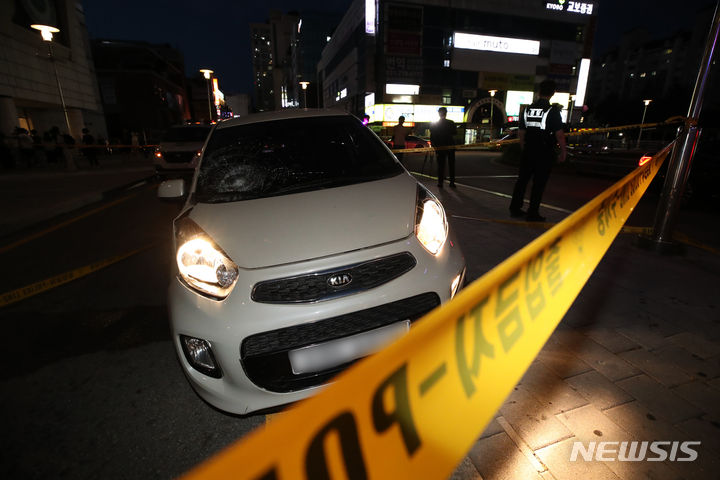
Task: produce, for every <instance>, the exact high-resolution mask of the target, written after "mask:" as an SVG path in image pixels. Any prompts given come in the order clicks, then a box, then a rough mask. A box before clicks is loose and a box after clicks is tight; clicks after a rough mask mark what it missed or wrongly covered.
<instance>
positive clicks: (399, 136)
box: [392, 115, 412, 162]
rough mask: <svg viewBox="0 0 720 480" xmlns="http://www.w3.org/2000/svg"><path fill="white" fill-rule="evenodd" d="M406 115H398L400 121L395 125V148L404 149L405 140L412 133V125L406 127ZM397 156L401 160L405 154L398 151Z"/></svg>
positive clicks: (393, 138) (393, 139)
mask: <svg viewBox="0 0 720 480" xmlns="http://www.w3.org/2000/svg"><path fill="white" fill-rule="evenodd" d="M404 124H405V117H404V116H402V115H400V116H399V117H398V123H397V125H395V126H394V127H393V137H392V141H393V149H403V148H405V140H406V139H407V136H408V135H410V134H411V133H412V129H411V128H410V127H406V126H405V125H404ZM395 156H396V157H397V159H398V160H400V162H402V161H403V154H402V152H396V153H395Z"/></svg>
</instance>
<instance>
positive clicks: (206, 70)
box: [200, 68, 215, 123]
mask: <svg viewBox="0 0 720 480" xmlns="http://www.w3.org/2000/svg"><path fill="white" fill-rule="evenodd" d="M200 72H201V73H202V74H203V77H205V80H207V86H208V115H209V117H208V123H212V119H213V114H212V99H211V95H212V94H211V89H210V77H211V76H212V74H213V73H215V72H213V71H212V70H210V69H209V68H201V69H200Z"/></svg>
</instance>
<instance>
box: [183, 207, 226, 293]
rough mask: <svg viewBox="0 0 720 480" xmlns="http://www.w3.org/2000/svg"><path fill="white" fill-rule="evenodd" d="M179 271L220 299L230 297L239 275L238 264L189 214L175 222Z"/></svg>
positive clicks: (191, 281)
mask: <svg viewBox="0 0 720 480" xmlns="http://www.w3.org/2000/svg"><path fill="white" fill-rule="evenodd" d="M175 240H176V245H177V254H176V256H175V260H176V261H177V266H178V272H179V273H180V276H181V277H182V279H183V280H184V281H185V283H187V284H188V285H189V286H190V287H192V288H194V289H196V290H198V291H199V292H201V293H204V294H207V295H210V296H212V297H215V298H217V299H223V298H225V297H227V296H228V295H229V294H230V292H231V291H232V289H233V287H234V286H235V283H237V278H238V266H237V265H236V264H235V262H233V261H232V260H231V259H230V257H228V255H227V254H226V253H225V252H224V251H223V250H222V249H221V248H220V247H218V246H217V245H216V244H215V242H214V241H213V240H212V239H211V238H210V236H209V235H208V234H207V233H205V231H204V230H203V229H202V228H200V227H199V226H198V225H197V224H196V223H195V222H193V221H192V220H190V219H189V218H181V219H179V220H178V221H176V222H175Z"/></svg>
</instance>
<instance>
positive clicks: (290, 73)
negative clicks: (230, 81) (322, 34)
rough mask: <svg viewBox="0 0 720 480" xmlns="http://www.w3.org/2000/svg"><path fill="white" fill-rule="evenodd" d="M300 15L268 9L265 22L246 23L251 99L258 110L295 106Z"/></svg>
mask: <svg viewBox="0 0 720 480" xmlns="http://www.w3.org/2000/svg"><path fill="white" fill-rule="evenodd" d="M299 20H300V17H299V15H298V14H297V13H295V12H290V13H287V14H285V13H282V12H280V11H279V10H271V11H270V18H269V19H268V20H267V22H266V23H251V24H250V49H251V58H252V64H253V100H254V102H255V110H256V111H259V112H263V111H268V110H279V109H281V108H288V107H297V106H298V105H299V103H298V98H299V95H298V93H299V92H298V82H297V77H298V70H297V63H296V61H294V59H296V58H297V54H296V53H295V50H296V49H297V45H298V44H297V38H298V26H299Z"/></svg>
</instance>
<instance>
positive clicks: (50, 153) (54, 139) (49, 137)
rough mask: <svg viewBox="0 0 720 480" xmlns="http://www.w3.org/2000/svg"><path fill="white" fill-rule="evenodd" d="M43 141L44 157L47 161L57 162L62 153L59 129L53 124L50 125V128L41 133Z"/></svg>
mask: <svg viewBox="0 0 720 480" xmlns="http://www.w3.org/2000/svg"><path fill="white" fill-rule="evenodd" d="M43 142H44V143H45V158H46V159H47V161H48V163H58V161H60V157H61V156H62V154H63V153H62V147H61V144H62V138H61V137H60V129H59V128H58V127H57V126H54V125H53V126H52V127H50V130H48V131H47V132H45V134H44V135H43Z"/></svg>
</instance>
